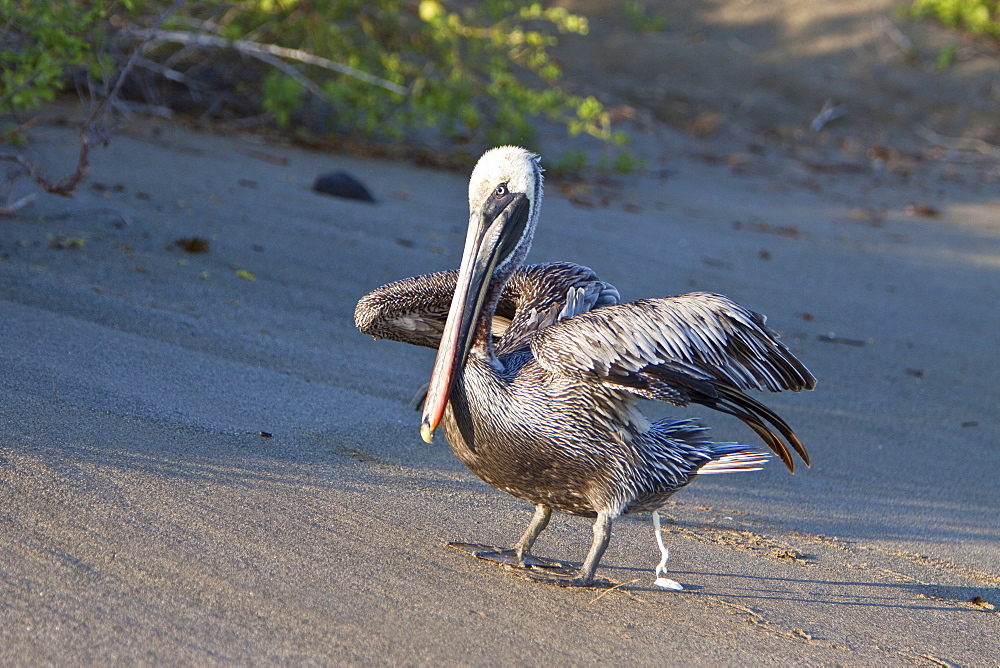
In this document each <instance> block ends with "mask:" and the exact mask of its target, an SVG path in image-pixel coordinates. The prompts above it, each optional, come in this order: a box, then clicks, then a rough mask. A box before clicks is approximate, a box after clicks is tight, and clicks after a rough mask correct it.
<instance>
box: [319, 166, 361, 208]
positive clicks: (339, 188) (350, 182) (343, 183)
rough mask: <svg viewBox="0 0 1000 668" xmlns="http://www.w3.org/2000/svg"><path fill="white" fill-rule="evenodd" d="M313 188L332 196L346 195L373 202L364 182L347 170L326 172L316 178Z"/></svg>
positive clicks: (350, 197) (349, 197) (348, 197)
mask: <svg viewBox="0 0 1000 668" xmlns="http://www.w3.org/2000/svg"><path fill="white" fill-rule="evenodd" d="M313 190H315V191H316V192H318V193H323V194H325V195H333V196H334V197H346V198H347V199H359V200H361V201H362V202H374V201H375V198H374V197H372V194H371V191H369V190H368V188H366V187H365V184H363V183H361V181H358V180H357V179H356V178H354V177H353V176H351V175H350V174H348V173H347V172H328V173H326V174H322V175H320V176H319V177H317V178H316V182H315V183H314V184H313Z"/></svg>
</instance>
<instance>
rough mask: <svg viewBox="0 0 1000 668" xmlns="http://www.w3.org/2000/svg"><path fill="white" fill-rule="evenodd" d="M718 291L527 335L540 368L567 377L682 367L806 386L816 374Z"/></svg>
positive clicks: (641, 304) (759, 319)
mask: <svg viewBox="0 0 1000 668" xmlns="http://www.w3.org/2000/svg"><path fill="white" fill-rule="evenodd" d="M764 320H765V319H764V316H762V315H760V314H758V313H754V312H753V311H749V310H747V309H745V308H743V307H742V306H740V305H739V304H737V303H736V302H734V301H732V300H731V299H729V298H727V297H723V296H722V295H717V294H712V293H707V292H693V293H690V294H686V295H681V296H678V297H667V298H663V299H643V300H639V301H635V302H631V303H628V304H618V305H613V306H608V307H606V308H602V309H600V310H599V311H591V312H589V313H583V314H581V315H578V316H576V317H573V318H569V319H566V320H563V321H561V322H559V323H558V324H553V326H550V327H547V328H545V329H544V330H541V331H539V332H537V333H535V335H534V336H532V337H531V351H532V353H533V354H534V356H535V359H536V360H537V361H538V363H539V364H541V365H542V366H543V367H545V368H546V369H548V370H549V371H552V372H558V373H567V374H570V375H582V376H592V377H596V378H600V377H602V376H607V375H608V374H609V373H610V372H611V370H612V369H614V370H615V371H616V372H617V373H618V374H622V373H636V372H639V371H641V370H643V369H645V368H646V367H650V366H657V365H662V364H675V365H676V364H677V363H680V364H681V365H683V367H684V369H685V370H687V371H688V372H691V373H693V374H694V375H695V376H696V377H698V376H700V377H703V378H704V379H711V380H718V381H724V382H726V383H727V384H729V385H732V386H733V387H735V388H737V389H741V390H746V389H757V390H770V391H772V392H780V391H781V390H793V391H799V390H809V389H812V388H813V387H814V386H815V384H816V379H815V378H814V377H813V375H812V374H811V373H809V370H808V369H807V368H806V367H805V366H804V365H803V364H802V363H801V362H800V361H799V360H798V359H796V358H795V356H794V355H793V354H792V353H791V352H790V351H789V350H788V348H787V347H785V345H784V344H783V343H781V341H779V340H778V335H777V334H776V333H775V332H774V331H772V330H771V329H770V328H769V327H767V325H765V324H764Z"/></svg>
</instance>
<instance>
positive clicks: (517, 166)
mask: <svg viewBox="0 0 1000 668" xmlns="http://www.w3.org/2000/svg"><path fill="white" fill-rule="evenodd" d="M541 203H542V168H541V165H540V164H539V159H538V156H537V155H535V154H534V153H531V152H529V151H526V150H525V149H523V148H518V147H515V146H502V147H500V148H494V149H491V150H489V151H487V152H486V153H485V154H483V157H482V158H480V159H479V162H478V163H477V164H476V168H475V169H473V170H472V177H471V178H470V179H469V231H468V234H467V235H466V238H465V250H464V251H463V253H462V265H461V268H460V269H459V272H458V283H457V285H456V286H455V296H454V298H453V299H452V302H451V310H450V311H449V312H448V321H447V323H446V324H445V328H444V333H443V334H442V336H441V343H440V345H439V346H438V354H437V360H436V361H435V362H434V371H433V373H432V374H431V381H430V385H429V387H428V390H427V399H426V401H425V403H424V414H423V419H422V421H421V423H420V435H421V436H422V437H423V439H424V440H425V441H427V442H428V443H430V442H431V441H432V440H433V438H434V430H435V429H437V426H438V424H439V423H440V422H441V417H442V416H443V415H444V410H445V406H447V405H448V398H449V396H450V394H451V389H452V387H453V385H454V383H455V379H456V378H457V377H458V374H460V373H461V371H462V369H463V368H464V365H465V360H466V358H467V356H468V354H469V349H470V347H471V346H472V343H473V340H474V339H475V334H476V331H477V325H478V324H479V322H480V319H481V318H487V319H490V318H492V317H493V309H495V308H496V299H497V298H498V297H499V294H500V291H501V290H502V289H503V286H504V284H505V283H506V282H507V279H508V278H510V275H511V273H513V271H514V270H515V269H516V268H517V267H518V266H519V265H520V264H521V261H522V260H523V259H524V257H525V256H526V255H527V254H528V249H529V248H530V247H531V239H532V237H533V235H534V232H535V223H536V222H537V220H538V210H539V207H540V205H541ZM488 296H490V299H489V300H487V297H488ZM486 331H487V332H488V331H489V330H488V329H487V330H486ZM485 342H486V343H487V345H488V342H489V337H488V336H487V337H485ZM490 354H492V353H490Z"/></svg>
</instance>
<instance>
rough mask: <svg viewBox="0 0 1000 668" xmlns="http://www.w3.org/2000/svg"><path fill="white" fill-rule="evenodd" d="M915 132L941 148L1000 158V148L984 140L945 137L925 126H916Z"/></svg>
mask: <svg viewBox="0 0 1000 668" xmlns="http://www.w3.org/2000/svg"><path fill="white" fill-rule="evenodd" d="M914 131H915V132H916V133H917V134H918V135H920V136H921V137H922V138H923V139H924V140H925V141H928V142H930V143H932V144H938V145H939V146H944V147H945V148H948V149H952V150H955V151H976V152H978V153H982V154H983V155H988V156H991V157H993V158H1000V146H995V145H993V144H991V143H989V142H987V141H983V140H982V139H977V138H975V137H945V136H944V135H939V134H938V133H936V132H934V131H933V130H931V129H930V128H927V127H924V126H923V125H918V126H916V128H915V129H914Z"/></svg>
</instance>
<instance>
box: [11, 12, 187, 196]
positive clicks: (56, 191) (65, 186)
mask: <svg viewBox="0 0 1000 668" xmlns="http://www.w3.org/2000/svg"><path fill="white" fill-rule="evenodd" d="M184 2H185V0H174V3H173V4H172V5H171V6H170V7H169V8H168V9H167V10H166V11H165V12H163V13H162V14H160V16H159V17H158V18H157V19H156V23H155V24H154V25H153V27H152V28H151V29H150V30H149V31H147V37H146V39H145V40H144V41H143V43H142V44H140V45H139V46H138V47H136V49H135V51H133V52H132V55H131V56H130V57H129V59H128V61H127V62H126V63H125V67H123V68H122V70H121V72H119V73H118V79H117V80H116V81H115V85H114V86H113V87H112V88H111V92H109V93H108V94H107V95H105V96H103V97H102V98H101V100H100V101H99V102H98V103H97V104H96V105H95V106H94V108H93V109H91V111H90V114H88V115H87V119H86V120H85V121H84V122H83V124H82V125H81V126H80V131H79V137H80V153H79V156H78V158H77V161H76V169H75V170H74V171H73V172H72V173H71V174H68V175H66V176H64V177H63V178H61V179H59V181H58V182H56V183H51V182H50V181H49V180H48V179H46V178H45V176H44V175H43V174H42V170H41V168H39V166H38V165H36V164H34V163H33V162H31V161H30V160H28V159H27V158H26V157H25V156H24V155H23V154H20V153H18V154H11V153H0V160H7V161H9V162H16V163H18V164H19V165H21V167H22V168H23V169H24V171H26V172H27V173H28V176H30V177H31V178H32V179H33V180H34V181H35V183H37V184H38V186H39V187H41V188H42V190H44V191H45V192H47V193H51V194H53V195H60V196H62V197H72V196H73V194H74V193H75V192H76V187H77V186H78V185H80V181H82V180H83V178H84V177H85V176H86V174H87V167H88V166H89V165H90V159H89V156H90V149H91V146H92V145H93V142H92V141H91V137H90V132H91V130H93V129H94V126H95V124H96V123H97V121H98V118H102V120H103V116H104V115H105V114H106V113H107V110H108V106H109V104H110V103H111V101H112V100H114V99H115V98H116V97H117V96H118V91H119V90H121V87H122V84H123V83H124V82H125V77H127V76H128V74H129V72H130V71H131V70H132V67H133V66H134V65H135V62H136V59H137V58H138V57H139V54H140V52H141V51H142V48H143V47H144V46H145V45H146V43H147V42H148V41H149V40H150V39H152V37H153V36H154V35H155V34H156V31H157V30H159V28H160V25H162V24H163V21H165V20H166V18H167V17H168V16H170V15H171V14H173V13H174V12H175V11H176V10H177V9H178V8H179V7H180V6H181V5H182V4H184ZM96 139H97V141H96V143H97V144H98V145H100V146H106V145H107V143H108V141H109V140H110V139H111V135H110V133H109V132H107V131H105V132H102V133H99V134H97V137H96ZM26 199H27V198H22V199H21V200H18V203H22V202H23V204H21V206H24V204H27V203H30V200H27V201H25V200H26ZM15 204H17V203H15ZM12 206H13V205H12ZM11 211H13V209H11Z"/></svg>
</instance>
